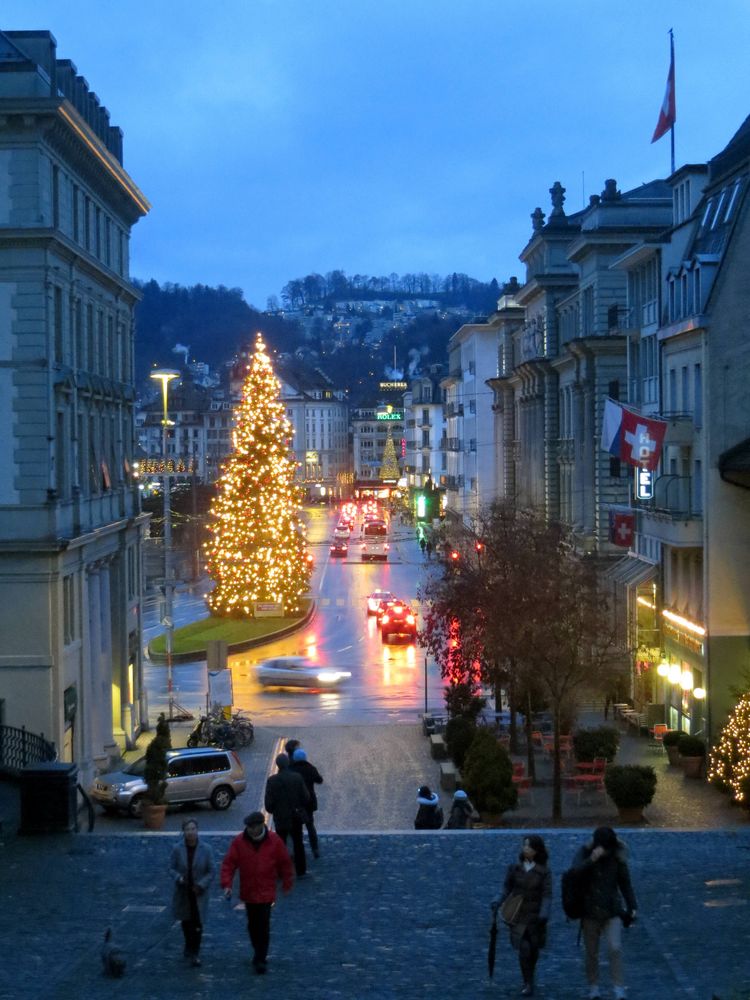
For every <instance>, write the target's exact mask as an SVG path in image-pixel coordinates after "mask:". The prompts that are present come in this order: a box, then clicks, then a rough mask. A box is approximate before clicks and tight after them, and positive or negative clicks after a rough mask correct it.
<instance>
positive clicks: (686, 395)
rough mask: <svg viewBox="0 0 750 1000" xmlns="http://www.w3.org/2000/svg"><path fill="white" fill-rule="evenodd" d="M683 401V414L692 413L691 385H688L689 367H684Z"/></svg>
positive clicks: (682, 373)
mask: <svg viewBox="0 0 750 1000" xmlns="http://www.w3.org/2000/svg"><path fill="white" fill-rule="evenodd" d="M681 375H682V379H681V381H682V400H681V408H682V412H683V413H690V385H689V383H688V369H687V365H683V366H682V372H681Z"/></svg>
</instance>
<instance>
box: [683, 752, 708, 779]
mask: <svg viewBox="0 0 750 1000" xmlns="http://www.w3.org/2000/svg"><path fill="white" fill-rule="evenodd" d="M680 763H681V764H682V770H683V773H684V775H685V777H686V778H702V777H703V757H680Z"/></svg>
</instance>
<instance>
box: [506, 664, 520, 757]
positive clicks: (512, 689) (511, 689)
mask: <svg viewBox="0 0 750 1000" xmlns="http://www.w3.org/2000/svg"><path fill="white" fill-rule="evenodd" d="M509 664H510V671H509V677H508V708H509V709H510V752H511V753H518V727H517V725H516V661H515V660H514V659H513V657H511V658H510V660H509Z"/></svg>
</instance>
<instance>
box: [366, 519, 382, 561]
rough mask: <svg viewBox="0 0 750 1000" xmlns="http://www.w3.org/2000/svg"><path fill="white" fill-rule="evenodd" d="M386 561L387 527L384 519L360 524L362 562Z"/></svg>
mask: <svg viewBox="0 0 750 1000" xmlns="http://www.w3.org/2000/svg"><path fill="white" fill-rule="evenodd" d="M371 560H373V561H374V560H380V561H381V562H387V561H388V528H387V526H386V523H385V521H365V523H364V524H363V525H362V562H370V561H371Z"/></svg>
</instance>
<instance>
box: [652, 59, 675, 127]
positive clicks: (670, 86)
mask: <svg viewBox="0 0 750 1000" xmlns="http://www.w3.org/2000/svg"><path fill="white" fill-rule="evenodd" d="M670 54H671V58H670V60H669V74H668V75H667V89H666V92H665V94H664V100H663V102H662V105H661V108H660V109H659V120H658V122H657V123H656V128H655V129H654V134H653V137H652V139H651V142H656V140H657V139H661V137H662V136H663V135H664V134H665V133H666V132H668V131H669V130H670V129H671V128H672V126H673V125H674V123H675V122H676V121H677V102H676V99H675V93H674V42H673V41H671V40H670Z"/></svg>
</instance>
